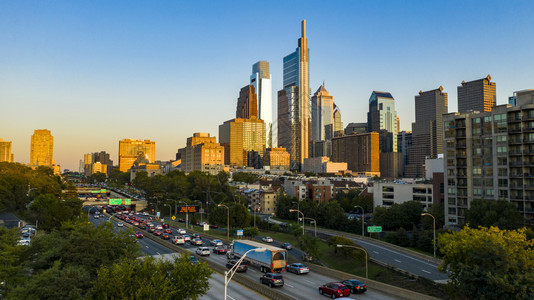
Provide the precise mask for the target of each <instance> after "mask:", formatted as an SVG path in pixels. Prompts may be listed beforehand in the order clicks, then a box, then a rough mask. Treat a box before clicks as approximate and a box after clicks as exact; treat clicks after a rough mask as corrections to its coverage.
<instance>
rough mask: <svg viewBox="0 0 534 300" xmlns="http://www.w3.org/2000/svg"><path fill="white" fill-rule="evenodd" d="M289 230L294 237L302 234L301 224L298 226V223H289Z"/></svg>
mask: <svg viewBox="0 0 534 300" xmlns="http://www.w3.org/2000/svg"><path fill="white" fill-rule="evenodd" d="M289 232H291V234H292V235H293V236H295V237H297V236H299V235H302V226H300V224H291V227H290V228H289Z"/></svg>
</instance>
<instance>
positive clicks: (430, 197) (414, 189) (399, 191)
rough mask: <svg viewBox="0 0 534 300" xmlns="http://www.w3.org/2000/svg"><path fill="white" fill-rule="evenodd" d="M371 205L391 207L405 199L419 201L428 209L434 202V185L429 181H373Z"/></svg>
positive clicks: (405, 200)
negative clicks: (424, 182)
mask: <svg viewBox="0 0 534 300" xmlns="http://www.w3.org/2000/svg"><path fill="white" fill-rule="evenodd" d="M370 190H372V193H373V206H374V207H377V206H384V207H391V206H392V205H393V204H402V203H404V202H407V201H412V200H413V201H417V202H420V203H421V206H422V207H423V209H425V210H428V208H429V207H430V206H432V204H434V186H433V185H432V184H431V183H428V184H419V183H407V182H400V183H398V182H374V183H373V187H372V189H370Z"/></svg>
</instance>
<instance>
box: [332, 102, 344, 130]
mask: <svg viewBox="0 0 534 300" xmlns="http://www.w3.org/2000/svg"><path fill="white" fill-rule="evenodd" d="M334 136H343V122H342V121H341V110H340V109H339V106H337V105H336V104H335V103H334Z"/></svg>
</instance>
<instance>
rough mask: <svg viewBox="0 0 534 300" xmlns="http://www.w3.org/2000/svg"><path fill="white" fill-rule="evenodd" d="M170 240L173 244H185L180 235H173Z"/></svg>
mask: <svg viewBox="0 0 534 300" xmlns="http://www.w3.org/2000/svg"><path fill="white" fill-rule="evenodd" d="M172 242H173V244H176V245H183V244H185V239H184V237H183V236H181V235H174V236H173V237H172Z"/></svg>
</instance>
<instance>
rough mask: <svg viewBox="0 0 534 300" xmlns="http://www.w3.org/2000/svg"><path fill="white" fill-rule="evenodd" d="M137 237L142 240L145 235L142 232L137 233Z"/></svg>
mask: <svg viewBox="0 0 534 300" xmlns="http://www.w3.org/2000/svg"><path fill="white" fill-rule="evenodd" d="M135 237H136V238H138V239H142V238H143V233H142V232H141V231H138V232H136V233H135Z"/></svg>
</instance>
